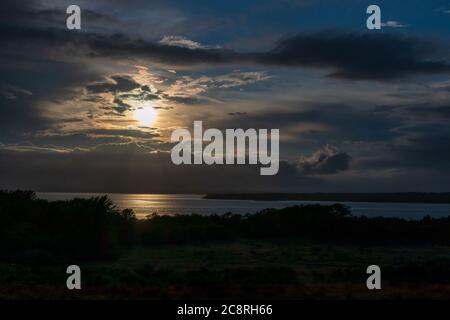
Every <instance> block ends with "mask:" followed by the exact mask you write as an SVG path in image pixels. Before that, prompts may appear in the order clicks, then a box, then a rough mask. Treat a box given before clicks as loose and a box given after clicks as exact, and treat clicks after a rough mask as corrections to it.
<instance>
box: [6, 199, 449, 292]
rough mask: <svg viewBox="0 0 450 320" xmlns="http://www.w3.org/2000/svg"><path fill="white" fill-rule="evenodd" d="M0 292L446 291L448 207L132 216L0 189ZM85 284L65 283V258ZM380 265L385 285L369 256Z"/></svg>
mask: <svg viewBox="0 0 450 320" xmlns="http://www.w3.org/2000/svg"><path fill="white" fill-rule="evenodd" d="M0 221H1V223H0V299H22V298H28V299H37V298H39V299H53V298H64V299H66V298H68V299H73V298H75V299H105V298H114V299H161V298H171V299H174V298H191V299H200V298H211V299H214V298H218V299H223V298H243V299H260V298H269V299H303V298H314V299H325V298H326V299H367V298H368V299H415V298H422V299H423V298H428V299H448V297H449V296H450V295H449V294H450V254H449V253H450V218H445V219H431V218H425V219H423V220H420V221H407V220H404V219H395V218H370V219H369V218H364V217H353V216H351V214H350V212H349V211H348V209H347V208H346V207H345V206H342V205H338V204H337V205H332V206H319V205H308V206H296V207H290V208H285V209H281V210H273V209H271V210H265V211H262V212H260V213H258V214H255V215H249V216H239V215H232V214H228V215H225V216H208V217H204V216H198V215H189V216H174V217H169V216H157V215H154V216H152V217H149V218H148V219H146V220H136V219H135V218H134V214H133V212H132V211H131V210H123V211H119V210H117V209H116V208H115V207H114V205H113V204H112V202H111V201H110V200H109V199H108V198H107V197H99V198H92V199H74V200H70V201H58V202H47V201H44V200H39V199H36V197H35V194H34V193H33V192H22V191H16V192H0ZM70 264H77V265H79V266H80V267H81V269H82V288H83V289H82V290H80V291H76V290H75V291H69V290H67V289H66V278H67V274H66V267H67V266H68V265H70ZM372 264H377V265H379V266H380V267H381V269H382V290H379V291H369V290H367V288H366V278H367V276H368V275H367V274H366V268H367V266H369V265H372Z"/></svg>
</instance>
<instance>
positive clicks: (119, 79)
mask: <svg viewBox="0 0 450 320" xmlns="http://www.w3.org/2000/svg"><path fill="white" fill-rule="evenodd" d="M108 80H109V81H106V82H99V83H94V84H91V85H88V86H86V89H87V91H88V92H89V93H108V92H109V93H117V92H127V91H131V90H133V89H136V88H139V87H140V84H139V83H137V82H135V81H134V80H133V79H132V78H131V77H129V76H126V75H114V76H112V77H111V78H110V79H108Z"/></svg>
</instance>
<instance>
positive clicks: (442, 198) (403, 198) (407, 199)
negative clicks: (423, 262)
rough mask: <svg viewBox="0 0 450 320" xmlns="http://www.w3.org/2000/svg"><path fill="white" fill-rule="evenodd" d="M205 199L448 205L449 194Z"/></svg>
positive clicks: (237, 195) (210, 196)
mask: <svg viewBox="0 0 450 320" xmlns="http://www.w3.org/2000/svg"><path fill="white" fill-rule="evenodd" d="M204 198H205V199H223V200H255V201H335V202H394V203H450V192H439V193H428V192H398V193H228V194H208V195H206V196H205V197H204Z"/></svg>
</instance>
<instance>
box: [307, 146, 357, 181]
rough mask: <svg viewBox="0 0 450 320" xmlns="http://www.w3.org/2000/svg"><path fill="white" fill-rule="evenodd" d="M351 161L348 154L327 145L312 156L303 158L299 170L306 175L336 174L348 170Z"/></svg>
mask: <svg viewBox="0 0 450 320" xmlns="http://www.w3.org/2000/svg"><path fill="white" fill-rule="evenodd" d="M351 159H352V157H351V156H350V155H348V154H347V153H345V152H343V151H340V150H339V149H338V148H336V147H333V146H330V145H326V146H325V147H324V148H322V149H320V150H317V151H316V152H314V153H313V154H312V155H309V156H305V157H302V158H301V159H300V161H299V162H298V168H299V170H300V172H302V173H304V174H335V173H338V172H341V171H345V170H348V169H349V167H350V161H351Z"/></svg>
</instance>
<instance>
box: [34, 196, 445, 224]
mask: <svg viewBox="0 0 450 320" xmlns="http://www.w3.org/2000/svg"><path fill="white" fill-rule="evenodd" d="M96 195H103V194H95V193H48V192H40V193H38V196H39V197H40V198H43V199H47V200H51V201H53V200H68V199H73V198H88V197H92V196H96ZM108 195H109V196H110V197H111V199H112V200H113V201H114V203H115V204H116V205H117V206H118V207H119V208H120V209H123V208H132V209H133V210H134V211H135V213H136V216H137V217H138V218H140V219H143V218H145V217H146V216H147V215H149V214H152V213H154V212H157V213H158V214H169V215H172V214H190V213H197V214H202V215H208V214H214V213H216V214H224V213H227V212H232V213H239V214H245V213H255V212H257V211H260V210H263V209H266V208H284V207H288V206H292V205H297V204H308V203H309V204H310V203H321V204H332V203H334V202H329V201H252V200H222V199H203V195H193V194H114V193H113V194H108ZM345 204H347V205H348V206H350V207H351V209H352V213H353V214H354V215H365V216H368V217H374V216H385V217H402V218H409V219H420V218H421V217H423V216H425V215H430V216H432V217H436V218H438V217H446V216H449V215H450V204H422V203H370V202H351V203H350V202H349V203H345Z"/></svg>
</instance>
